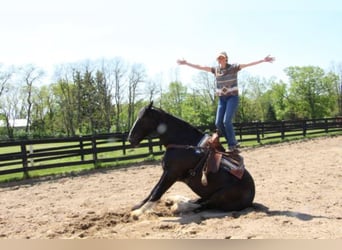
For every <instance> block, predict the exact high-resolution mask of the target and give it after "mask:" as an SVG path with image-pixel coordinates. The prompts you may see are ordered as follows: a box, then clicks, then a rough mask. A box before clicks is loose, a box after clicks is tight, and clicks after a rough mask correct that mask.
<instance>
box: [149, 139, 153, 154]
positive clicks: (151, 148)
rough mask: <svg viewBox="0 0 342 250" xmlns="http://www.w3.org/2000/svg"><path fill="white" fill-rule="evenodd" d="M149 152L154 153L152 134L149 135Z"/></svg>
mask: <svg viewBox="0 0 342 250" xmlns="http://www.w3.org/2000/svg"><path fill="white" fill-rule="evenodd" d="M148 152H149V153H150V154H153V146H152V137H151V136H149V137H148Z"/></svg>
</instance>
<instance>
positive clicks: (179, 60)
mask: <svg viewBox="0 0 342 250" xmlns="http://www.w3.org/2000/svg"><path fill="white" fill-rule="evenodd" d="M177 63H178V64H179V65H185V64H187V61H186V60H184V59H182V60H181V59H178V60H177Z"/></svg>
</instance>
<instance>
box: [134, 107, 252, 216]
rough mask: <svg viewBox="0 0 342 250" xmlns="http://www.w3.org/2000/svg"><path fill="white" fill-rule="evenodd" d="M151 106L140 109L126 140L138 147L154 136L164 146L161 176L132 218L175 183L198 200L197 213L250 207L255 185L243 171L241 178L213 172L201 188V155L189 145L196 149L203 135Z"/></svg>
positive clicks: (135, 208) (203, 154)
mask: <svg viewBox="0 0 342 250" xmlns="http://www.w3.org/2000/svg"><path fill="white" fill-rule="evenodd" d="M152 105H153V102H151V103H150V105H148V106H146V107H144V108H143V109H141V110H140V112H139V115H138V118H137V120H136V121H135V123H134V125H133V127H132V128H131V130H130V132H129V135H128V140H129V142H130V143H131V144H132V145H133V146H138V145H139V143H140V142H141V141H142V140H143V139H144V138H145V137H146V136H148V135H152V134H156V133H157V134H158V137H159V138H160V141H161V143H162V144H163V145H164V146H165V147H166V152H165V154H164V157H163V160H162V166H163V174H162V176H161V177H160V180H159V182H158V183H157V184H156V186H155V187H154V188H153V190H152V191H151V193H150V194H149V195H148V196H147V197H146V198H145V199H144V200H143V201H142V202H141V203H140V204H138V205H136V206H135V207H133V209H132V210H133V211H132V215H133V216H135V217H138V216H139V215H141V214H142V213H144V212H145V211H146V210H148V209H150V208H151V207H152V206H153V205H154V204H155V203H156V202H157V201H158V200H159V199H160V198H161V196H162V195H163V194H164V193H165V192H166V191H167V190H168V189H169V188H170V187H171V186H172V185H173V184H174V183H175V182H177V181H182V182H184V183H186V184H187V185H188V186H189V187H190V188H191V190H192V191H193V192H195V193H196V194H197V195H198V196H199V197H200V199H198V200H197V201H195V202H194V204H198V207H197V209H199V210H201V209H219V210H223V211H238V210H242V209H245V208H247V207H250V206H252V202H253V199H254V195H255V186H254V181H253V178H252V176H251V175H250V174H249V172H248V171H247V170H245V171H244V173H243V176H242V177H241V178H237V177H235V176H234V175H232V174H231V173H229V171H227V169H226V168H224V167H220V168H219V169H218V171H217V172H215V173H208V176H207V185H205V186H204V185H203V184H202V182H201V177H202V167H203V165H204V162H203V157H205V152H203V151H200V152H199V151H198V149H197V147H191V145H195V146H196V145H197V144H198V143H199V141H201V139H202V138H203V137H204V135H205V134H204V133H203V132H201V131H200V130H198V129H196V128H195V127H193V126H191V125H190V124H189V123H187V122H185V121H183V120H181V119H179V118H177V117H175V116H172V115H171V114H168V113H166V112H165V111H163V110H161V109H158V108H156V107H153V106H152ZM172 145H173V146H172ZM202 163H203V164H202Z"/></svg>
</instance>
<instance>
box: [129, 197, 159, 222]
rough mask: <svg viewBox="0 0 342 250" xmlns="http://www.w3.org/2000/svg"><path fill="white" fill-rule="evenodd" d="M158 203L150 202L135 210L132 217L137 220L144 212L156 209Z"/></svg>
mask: <svg viewBox="0 0 342 250" xmlns="http://www.w3.org/2000/svg"><path fill="white" fill-rule="evenodd" d="M155 203H156V201H148V202H146V203H145V204H144V205H142V206H141V207H140V208H138V209H135V210H133V211H132V212H131V216H132V218H133V219H135V220H137V219H138V218H139V217H140V216H141V215H142V214H143V213H144V212H146V211H148V210H151V209H152V208H153V207H154V204H155Z"/></svg>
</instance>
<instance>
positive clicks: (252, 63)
mask: <svg viewBox="0 0 342 250" xmlns="http://www.w3.org/2000/svg"><path fill="white" fill-rule="evenodd" d="M274 60H275V58H274V57H271V56H270V55H268V56H266V57H265V58H264V59H262V60H259V61H255V62H251V63H246V64H240V69H243V68H246V67H249V66H253V65H257V64H259V63H263V62H269V63H272V62H274Z"/></svg>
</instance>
